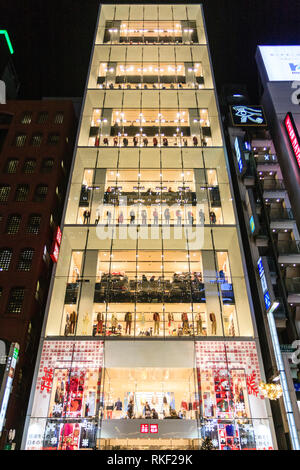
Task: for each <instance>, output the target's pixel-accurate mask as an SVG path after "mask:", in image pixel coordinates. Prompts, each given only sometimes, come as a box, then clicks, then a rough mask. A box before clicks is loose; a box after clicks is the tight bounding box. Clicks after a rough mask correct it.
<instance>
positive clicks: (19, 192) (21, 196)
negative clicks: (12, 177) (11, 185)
mask: <svg viewBox="0 0 300 470" xmlns="http://www.w3.org/2000/svg"><path fill="white" fill-rule="evenodd" d="M28 194H29V185H28V184H18V186H17V189H16V192H15V201H17V202H25V201H27V197H28Z"/></svg>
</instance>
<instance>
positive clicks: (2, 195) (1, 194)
mask: <svg viewBox="0 0 300 470" xmlns="http://www.w3.org/2000/svg"><path fill="white" fill-rule="evenodd" d="M9 193H10V186H9V185H8V184H1V185H0V202H7V201H8V196H9Z"/></svg>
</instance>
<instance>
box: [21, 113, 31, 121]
mask: <svg viewBox="0 0 300 470" xmlns="http://www.w3.org/2000/svg"><path fill="white" fill-rule="evenodd" d="M31 121H32V112H31V111H25V112H24V113H23V115H22V118H21V124H30V123H31Z"/></svg>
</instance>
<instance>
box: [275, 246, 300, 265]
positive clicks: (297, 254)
mask: <svg viewBox="0 0 300 470" xmlns="http://www.w3.org/2000/svg"><path fill="white" fill-rule="evenodd" d="M277 250H278V262H279V263H282V264H300V240H280V241H278V243H277Z"/></svg>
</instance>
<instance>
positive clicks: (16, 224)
mask: <svg viewBox="0 0 300 470" xmlns="http://www.w3.org/2000/svg"><path fill="white" fill-rule="evenodd" d="M20 223H21V216H20V215H19V214H12V215H10V216H9V217H8V220H7V227H6V233H9V234H11V235H12V234H15V233H18V231H19V228H20Z"/></svg>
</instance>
